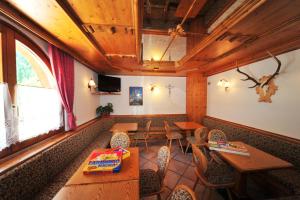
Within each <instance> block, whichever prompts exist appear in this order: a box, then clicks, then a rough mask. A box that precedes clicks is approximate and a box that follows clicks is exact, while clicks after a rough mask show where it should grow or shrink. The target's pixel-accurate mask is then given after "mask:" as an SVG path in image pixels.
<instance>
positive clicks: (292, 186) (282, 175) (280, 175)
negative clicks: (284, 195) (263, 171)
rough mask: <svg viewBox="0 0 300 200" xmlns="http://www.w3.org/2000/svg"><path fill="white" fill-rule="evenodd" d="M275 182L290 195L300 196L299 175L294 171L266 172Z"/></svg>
mask: <svg viewBox="0 0 300 200" xmlns="http://www.w3.org/2000/svg"><path fill="white" fill-rule="evenodd" d="M268 175H269V176H270V177H271V178H272V179H274V180H275V181H277V182H279V183H281V184H282V185H283V186H285V187H286V189H288V190H289V191H290V192H291V194H297V195H300V173H299V171H296V170H294V169H280V170H272V171H269V172H268Z"/></svg>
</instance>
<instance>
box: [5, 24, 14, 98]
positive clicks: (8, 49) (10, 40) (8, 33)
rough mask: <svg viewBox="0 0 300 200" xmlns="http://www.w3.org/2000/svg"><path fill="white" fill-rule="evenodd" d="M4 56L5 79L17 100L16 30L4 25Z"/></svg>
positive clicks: (12, 96) (12, 95) (11, 93)
mask: <svg viewBox="0 0 300 200" xmlns="http://www.w3.org/2000/svg"><path fill="white" fill-rule="evenodd" d="M2 41H3V43H2V50H3V51H2V56H3V81H4V82H6V83H8V89H9V92H10V95H11V98H12V101H13V102H14V101H15V98H14V96H15V89H14V87H15V85H16V84H17V68H16V59H11V58H15V57H16V45H15V32H14V31H13V30H12V29H10V28H8V27H2Z"/></svg>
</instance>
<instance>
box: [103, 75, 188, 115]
mask: <svg viewBox="0 0 300 200" xmlns="http://www.w3.org/2000/svg"><path fill="white" fill-rule="evenodd" d="M116 77H121V95H101V96H100V103H101V105H106V104H107V103H108V102H111V103H112V104H113V106H114V112H113V113H112V114H114V115H142V114H185V113H186V78H185V77H158V76H116ZM151 84H156V85H158V89H159V91H154V92H151V91H150V88H149V87H150V85H151ZM168 84H171V85H173V86H174V88H173V89H172V93H171V96H169V90H168V89H167V88H166V86H167V85H168ZM130 86H139V87H143V96H144V97H143V100H144V102H143V106H129V87H130Z"/></svg>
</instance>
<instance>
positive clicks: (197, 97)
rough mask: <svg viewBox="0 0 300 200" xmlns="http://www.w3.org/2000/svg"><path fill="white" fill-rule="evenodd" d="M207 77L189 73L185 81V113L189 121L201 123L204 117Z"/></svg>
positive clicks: (197, 73)
mask: <svg viewBox="0 0 300 200" xmlns="http://www.w3.org/2000/svg"><path fill="white" fill-rule="evenodd" d="M206 99H207V77H205V76H204V75H203V74H202V73H200V72H190V73H188V74H187V79H186V112H187V115H188V118H189V120H190V121H195V122H201V121H202V118H203V117H204V116H205V115H206Z"/></svg>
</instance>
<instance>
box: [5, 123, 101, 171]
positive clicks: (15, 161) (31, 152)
mask: <svg viewBox="0 0 300 200" xmlns="http://www.w3.org/2000/svg"><path fill="white" fill-rule="evenodd" d="M98 120H100V118H96V119H93V120H90V121H88V122H86V123H84V124H82V125H80V126H79V127H77V129H76V130H75V131H67V132H62V133H60V134H56V135H54V136H52V137H49V138H47V139H45V140H43V141H41V142H38V143H36V144H34V145H32V146H30V147H27V148H25V149H23V150H21V151H19V152H16V153H14V154H12V155H9V156H7V157H5V158H3V159H1V160H0V175H1V174H3V173H5V172H6V171H8V170H10V169H11V168H13V167H16V166H18V165H20V164H22V163H23V162H25V161H26V160H28V159H30V158H31V157H33V156H35V155H36V154H38V153H40V152H42V151H45V150H46V149H48V148H50V147H51V146H53V145H55V144H57V143H59V142H60V141H62V140H64V139H66V138H68V137H70V136H71V135H73V134H76V133H77V132H78V131H80V130H82V129H83V128H86V127H88V126H90V125H92V124H93V123H95V122H96V121H98Z"/></svg>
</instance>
